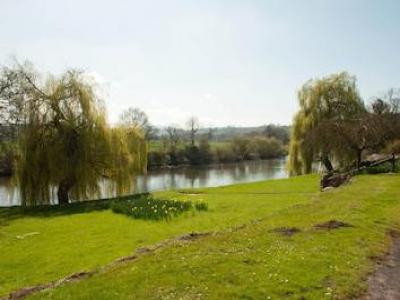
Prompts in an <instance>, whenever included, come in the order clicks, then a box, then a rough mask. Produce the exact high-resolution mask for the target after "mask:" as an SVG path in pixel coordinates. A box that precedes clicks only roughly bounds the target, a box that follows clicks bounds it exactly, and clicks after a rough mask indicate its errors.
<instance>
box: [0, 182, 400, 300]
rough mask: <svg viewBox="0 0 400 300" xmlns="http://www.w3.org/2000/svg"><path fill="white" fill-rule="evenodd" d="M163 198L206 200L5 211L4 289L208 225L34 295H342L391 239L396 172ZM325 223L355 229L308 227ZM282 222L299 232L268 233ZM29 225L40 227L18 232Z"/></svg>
mask: <svg viewBox="0 0 400 300" xmlns="http://www.w3.org/2000/svg"><path fill="white" fill-rule="evenodd" d="M160 195H162V196H163V198H170V199H180V198H181V199H192V200H194V199H203V201H205V202H206V203H208V205H209V210H208V211H207V212H201V213H193V212H192V213H191V214H186V215H181V216H178V217H177V218H174V219H173V220H171V221H170V222H162V223H160V222H152V221H141V220H136V219H132V218H127V217H123V216H121V215H117V214H113V213H112V212H110V211H109V210H105V211H94V212H88V213H78V214H70V215H64V216H54V217H51V216H46V217H35V216H30V217H23V218H17V219H13V220H11V221H10V222H9V223H8V225H3V226H2V227H1V232H2V233H1V239H2V244H1V246H0V248H2V249H0V251H1V253H5V254H6V258H3V257H2V258H1V261H0V264H1V265H0V274H1V276H0V278H2V282H1V286H2V292H1V293H3V294H4V293H6V292H8V291H10V290H12V289H15V288H16V287H19V286H26V285H29V284H32V283H35V282H36V283H37V282H43V281H46V279H47V280H48V279H51V278H53V279H54V278H59V277H61V275H62V274H69V273H71V271H79V270H85V269H91V268H93V267H94V266H99V265H102V264H104V263H105V262H107V261H110V260H111V259H112V258H115V257H117V256H121V255H126V254H128V253H129V251H132V250H133V249H134V248H136V247H138V246H139V245H146V244H147V245H149V244H152V243H154V242H156V241H159V240H161V239H164V238H166V237H170V236H174V235H177V234H179V233H184V232H190V231H210V230H212V231H216V232H218V233H217V234H215V235H211V236H207V237H203V238H201V239H199V240H197V241H194V242H182V243H177V244H176V245H173V246H170V247H166V248H164V249H162V250H159V251H157V252H156V253H152V254H149V255H147V256H144V257H142V258H141V259H140V260H138V261H134V262H129V263H125V264H123V265H121V266H116V267H114V268H112V269H111V270H108V271H106V272H102V273H100V274H98V275H95V276H93V277H92V278H89V279H85V280H83V281H81V282H79V283H74V284H72V283H71V284H66V285H64V286H62V287H60V288H57V289H54V290H50V291H46V292H42V293H39V294H36V295H34V296H33V298H49V299H113V298H114V299H125V298H129V299H203V298H205V299H283V298H285V299H302V297H303V299H332V298H340V299H348V298H351V297H354V296H356V295H358V294H359V293H360V292H361V291H362V290H363V289H365V280H364V279H365V278H366V276H367V275H368V274H369V273H370V272H371V271H372V269H373V266H374V260H373V259H372V258H374V257H377V256H379V255H382V253H384V251H385V249H387V247H388V245H389V242H390V239H389V238H388V235H387V232H388V230H391V229H400V228H399V225H400V223H399V222H400V199H399V195H400V176H399V175H373V176H372V175H365V176H358V177H355V178H353V180H352V182H351V183H350V184H349V185H347V186H343V187H341V188H339V189H336V190H334V191H330V192H326V193H320V192H318V180H317V177H316V176H304V177H298V178H292V179H287V180H276V181H268V182H260V183H252V184H245V185H236V186H228V187H221V188H211V189H202V190H196V191H185V193H177V192H167V193H161V194H160ZM252 220H253V221H254V220H258V221H257V222H251V221H252ZM329 220H340V221H343V222H346V223H348V224H351V225H352V227H343V228H340V229H336V230H323V229H318V228H316V227H315V225H316V224H321V223H324V222H326V221H329ZM243 223H247V224H248V226H246V227H244V228H242V229H238V230H232V228H231V226H235V225H239V224H243ZM284 227H288V228H289V227H290V228H297V229H299V232H297V233H295V234H294V235H292V236H287V235H283V234H280V233H279V232H274V230H273V229H275V228H284ZM79 228H80V230H79ZM28 230H29V231H38V232H40V234H37V235H34V236H29V237H27V238H26V239H23V240H18V239H16V238H15V236H16V235H18V234H21V233H24V232H25V233H26V232H27V231H28ZM74 236H75V237H76V239H79V241H80V243H79V246H78V243H77V241H75V240H74V238H73V237H74ZM78 236H79V238H78ZM62 240H66V243H63V245H62V246H61V243H62ZM3 241H6V242H7V243H8V244H7V243H6V244H4V243H3ZM82 241H85V242H82ZM57 246H58V247H57ZM56 250H58V251H56ZM10 251H11V252H10ZM49 252H50V253H49ZM71 252H72V253H71ZM46 254H47V255H46ZM76 256H79V258H76ZM29 258H30V259H29ZM21 259H22V260H23V261H22V262H21V263H20V264H19V262H20V260H21ZM63 262H65V265H63ZM67 264H68V268H67ZM57 276H58V277H57ZM3 278H5V280H3ZM16 278H18V279H19V280H16ZM1 293H0V294H1Z"/></svg>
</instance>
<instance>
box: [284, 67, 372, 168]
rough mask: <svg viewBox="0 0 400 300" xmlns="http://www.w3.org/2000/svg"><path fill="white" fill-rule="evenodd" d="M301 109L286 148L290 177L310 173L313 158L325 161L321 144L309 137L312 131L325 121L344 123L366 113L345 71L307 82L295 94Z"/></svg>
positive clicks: (324, 150)
mask: <svg viewBox="0 0 400 300" xmlns="http://www.w3.org/2000/svg"><path fill="white" fill-rule="evenodd" d="M298 99H299V105H300V109H299V111H298V112H297V114H296V115H295V117H294V121H293V127H292V132H291V141H290V146H289V170H290V173H291V174H304V173H310V172H311V171H312V162H313V161H314V159H315V157H316V156H320V157H321V158H324V157H325V158H327V156H328V153H327V152H328V149H325V148H324V147H323V146H324V144H323V143H321V144H315V143H313V140H312V139H310V138H309V136H310V134H311V133H312V131H313V129H315V128H316V127H317V126H318V125H319V124H321V123H322V122H324V121H327V120H347V119H352V118H353V117H354V116H357V115H359V114H360V113H362V112H364V111H365V106H364V103H363V101H362V100H361V98H360V96H359V93H358V90H357V86H356V79H355V77H353V76H350V75H349V74H348V73H346V72H342V73H338V74H333V75H330V76H327V77H325V78H322V79H316V80H310V81H308V82H306V83H305V84H304V85H303V87H302V88H301V89H300V91H299V92H298Z"/></svg>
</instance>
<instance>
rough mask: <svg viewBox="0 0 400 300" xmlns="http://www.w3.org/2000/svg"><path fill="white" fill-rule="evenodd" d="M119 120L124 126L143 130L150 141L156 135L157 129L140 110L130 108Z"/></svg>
mask: <svg viewBox="0 0 400 300" xmlns="http://www.w3.org/2000/svg"><path fill="white" fill-rule="evenodd" d="M119 119H120V123H121V124H122V125H128V126H130V127H135V128H140V129H142V131H143V133H144V135H145V137H146V139H150V138H151V137H152V135H153V134H154V133H155V128H154V127H153V126H152V125H151V124H150V122H149V117H148V116H147V114H146V113H145V112H144V111H143V110H141V109H139V108H133V107H130V108H128V109H127V110H125V111H123V112H122V114H121V115H120V117H119Z"/></svg>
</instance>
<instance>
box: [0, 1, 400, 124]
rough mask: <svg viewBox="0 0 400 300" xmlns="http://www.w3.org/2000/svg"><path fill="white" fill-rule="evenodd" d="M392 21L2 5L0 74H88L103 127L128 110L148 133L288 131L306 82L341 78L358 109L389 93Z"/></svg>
mask: <svg viewBox="0 0 400 300" xmlns="http://www.w3.org/2000/svg"><path fill="white" fill-rule="evenodd" d="M399 11H400V2H399V1H395V0H386V1H362V0H352V1H344V0H339V1H323V0H310V1H301V2H300V1H224V0H220V1H177V0H174V1H172V0H171V1H161V0H160V1H146V2H143V1H112V2H111V1H94V0H87V1H78V0H71V1H54V0H52V1H50V0H40V1H39V0H36V1H34V0H29V1H15V0H12V1H11V0H3V1H1V3H0V37H1V38H0V64H5V63H7V62H8V61H9V60H10V59H9V58H10V56H16V57H17V58H18V59H19V60H25V59H27V60H30V61H32V62H33V63H34V64H35V65H36V66H37V68H38V69H39V70H41V71H45V72H52V73H60V72H61V71H63V70H65V69H66V68H70V67H73V68H79V69H82V70H84V71H86V72H88V73H89V74H91V75H92V76H93V77H95V78H96V80H97V81H98V82H99V83H100V84H101V86H102V88H103V90H104V92H105V95H106V104H107V111H108V114H109V118H110V121H111V122H115V121H116V120H117V118H118V115H119V114H120V112H121V111H122V110H123V109H126V108H128V107H138V108H140V109H142V110H144V111H145V112H146V113H147V114H148V115H149V117H150V121H151V122H152V123H153V124H155V125H157V126H167V125H169V124H178V125H181V126H182V125H184V122H185V120H186V119H187V118H188V117H190V116H192V115H195V116H197V117H198V118H199V120H200V122H201V124H202V125H203V126H205V127H209V126H218V127H225V126H260V125H264V124H268V123H275V124H282V125H288V124H290V123H291V121H292V116H293V114H294V113H295V111H296V109H297V97H296V92H297V90H298V88H299V87H300V86H301V85H302V84H303V83H304V82H306V81H307V80H309V79H310V78H315V77H321V76H325V75H329V74H331V73H335V72H340V71H348V72H349V73H350V74H352V75H355V76H357V79H358V86H359V90H360V94H361V96H362V97H363V98H364V99H365V100H368V99H370V98H371V97H373V96H375V95H378V94H379V93H381V92H384V91H385V90H387V89H389V88H392V87H399V86H400V84H399V82H400V80H399V79H400V75H399V70H400V60H399V59H398V53H400V42H399V40H398V36H400V20H399V18H398V15H397V14H398V12H399ZM396 36H397V38H396Z"/></svg>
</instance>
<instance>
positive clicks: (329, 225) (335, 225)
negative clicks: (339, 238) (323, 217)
mask: <svg viewBox="0 0 400 300" xmlns="http://www.w3.org/2000/svg"><path fill="white" fill-rule="evenodd" d="M314 227H315V228H317V229H325V230H332V229H339V228H341V227H353V225H351V224H348V223H345V222H342V221H338V220H330V221H328V222H325V223H321V224H317V225H315V226H314Z"/></svg>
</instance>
